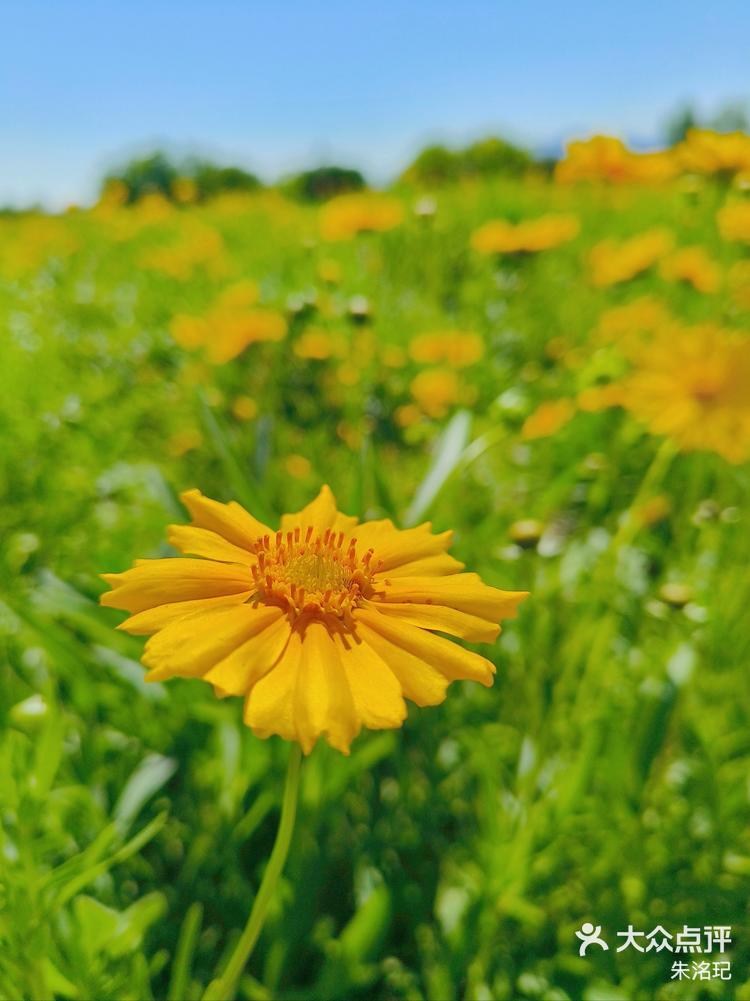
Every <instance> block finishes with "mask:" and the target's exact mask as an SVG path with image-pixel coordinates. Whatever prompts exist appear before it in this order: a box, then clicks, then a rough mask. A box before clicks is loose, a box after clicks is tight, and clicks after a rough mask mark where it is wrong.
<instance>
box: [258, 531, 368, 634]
mask: <svg viewBox="0 0 750 1001" xmlns="http://www.w3.org/2000/svg"><path fill="white" fill-rule="evenodd" d="M344 539H345V536H344V533H343V532H333V531H331V529H330V528H329V529H326V531H325V532H323V533H322V534H320V533H319V532H317V533H316V530H315V528H314V527H313V526H312V525H310V526H308V527H306V528H295V529H294V531H291V532H277V533H276V535H275V536H271V535H264V536H263V537H262V538H261V539H258V540H256V542H255V544H254V546H253V549H252V551H253V552H254V553H255V555H256V556H257V558H258V562H257V563H256V564H255V565H254V566H253V568H252V572H253V577H254V578H255V584H256V586H257V589H258V594H259V595H260V597H261V598H262V599H263V601H265V602H268V603H270V604H279V605H283V606H285V607H286V608H288V609H289V610H290V611H291V612H294V613H295V614H301V613H302V612H329V613H333V614H334V615H338V616H339V617H341V618H343V617H344V616H345V615H346V614H347V613H348V612H350V611H351V609H352V608H354V607H356V605H357V604H359V601H360V599H361V598H368V597H370V596H371V595H372V593H373V586H372V575H373V573H374V571H375V569H376V568H374V567H373V566H372V556H373V550H372V549H368V550H367V552H366V553H365V554H364V556H362V557H361V558H360V557H358V556H357V540H356V539H349V540H348V541H347V542H346V544H345V542H344Z"/></svg>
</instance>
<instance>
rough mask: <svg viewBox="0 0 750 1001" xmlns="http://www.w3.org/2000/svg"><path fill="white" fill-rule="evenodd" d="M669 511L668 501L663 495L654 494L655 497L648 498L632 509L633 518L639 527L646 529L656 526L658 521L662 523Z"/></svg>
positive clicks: (669, 503) (670, 506)
mask: <svg viewBox="0 0 750 1001" xmlns="http://www.w3.org/2000/svg"><path fill="white" fill-rule="evenodd" d="M671 510H672V502H671V501H670V499H669V498H668V497H666V496H665V495H664V494H656V496H655V497H650V498H649V499H648V500H647V501H644V502H643V503H642V504H639V505H638V506H637V507H636V508H634V509H633V517H634V518H635V519H636V521H637V522H638V524H639V525H643V526H644V528H647V527H648V526H649V525H657V524H658V523H659V522H660V521H664V519H665V518H666V517H667V515H668V514H669V512H670V511H671Z"/></svg>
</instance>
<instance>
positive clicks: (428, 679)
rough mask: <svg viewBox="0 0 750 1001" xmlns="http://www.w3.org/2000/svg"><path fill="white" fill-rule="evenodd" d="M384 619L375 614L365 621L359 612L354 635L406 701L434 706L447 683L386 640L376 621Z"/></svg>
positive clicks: (408, 653)
mask: <svg viewBox="0 0 750 1001" xmlns="http://www.w3.org/2000/svg"><path fill="white" fill-rule="evenodd" d="M384 618H385V616H381V615H378V614H377V613H372V614H371V617H370V618H367V613H366V612H365V611H364V610H362V609H360V610H359V611H358V612H356V613H355V616H354V619H355V622H356V624H357V626H356V631H357V634H358V635H359V636H360V637H361V639H362V640H363V641H364V642H365V643H366V644H367V646H369V647H371V648H372V649H373V650H374V651H375V653H376V654H377V655H378V657H380V659H381V660H382V661H383V662H384V663H385V664H387V665H388V668H389V669H390V670H391V672H392V673H393V674H394V675H395V677H396V679H397V681H398V683H399V685H400V686H401V691H402V692H403V694H404V696H405V697H406V698H407V699H410V700H411V701H412V702H414V703H416V704H417V705H418V706H436V705H438V703H440V702H442V701H443V700H444V699H445V690H446V688H447V687H448V679H447V678H446V677H445V675H443V674H441V673H440V671H438V670H437V669H436V668H435V667H434V666H433V665H432V664H430V663H426V662H425V661H424V660H422V659H421V658H420V657H415V656H414V654H413V653H411V652H410V651H409V650H407V649H405V648H404V647H403V646H401V645H400V644H398V643H395V642H393V639H392V638H391V637H390V636H386V635H385V633H384V632H383V631H381V630H380V629H379V628H378V626H379V621H378V620H379V619H384ZM371 623H372V624H371ZM386 627H387V624H386Z"/></svg>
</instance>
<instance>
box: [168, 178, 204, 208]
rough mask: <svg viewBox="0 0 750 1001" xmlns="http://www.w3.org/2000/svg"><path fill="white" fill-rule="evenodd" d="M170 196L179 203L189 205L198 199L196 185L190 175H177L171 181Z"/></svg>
mask: <svg viewBox="0 0 750 1001" xmlns="http://www.w3.org/2000/svg"><path fill="white" fill-rule="evenodd" d="M171 193H172V197H173V198H174V200H175V201H176V202H179V203H180V204H181V205H191V204H192V203H193V202H195V201H197V200H198V185H197V184H196V183H195V181H194V180H193V179H192V177H178V178H176V180H174V181H173V182H172V187H171Z"/></svg>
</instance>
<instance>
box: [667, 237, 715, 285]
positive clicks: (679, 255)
mask: <svg viewBox="0 0 750 1001" xmlns="http://www.w3.org/2000/svg"><path fill="white" fill-rule="evenodd" d="M660 270H661V275H662V278H666V279H667V281H673V282H685V283H686V284H688V285H692V286H693V288H694V289H696V290H697V291H698V292H704V293H706V294H707V295H708V294H710V293H712V292H716V291H717V290H718V288H719V285H720V284H721V272H720V271H719V268H718V265H717V264H716V263H715V262H714V261H712V260H711V258H710V257H709V256H708V254H707V253H706V251H705V250H704V249H703V247H681V248H680V249H679V250H676V251H675V252H674V253H673V254H670V256H669V257H667V258H665V260H663V261H662V262H661V269H660Z"/></svg>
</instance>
